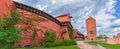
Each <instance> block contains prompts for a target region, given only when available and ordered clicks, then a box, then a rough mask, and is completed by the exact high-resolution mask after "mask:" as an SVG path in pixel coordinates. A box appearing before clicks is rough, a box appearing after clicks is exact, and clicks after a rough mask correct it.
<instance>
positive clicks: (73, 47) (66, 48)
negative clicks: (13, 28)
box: [16, 45, 80, 49]
mask: <svg viewBox="0 0 120 49" xmlns="http://www.w3.org/2000/svg"><path fill="white" fill-rule="evenodd" d="M16 49H80V48H79V47H78V46H77V45H71V46H58V47H50V48H43V47H42V48H41V47H33V48H16Z"/></svg>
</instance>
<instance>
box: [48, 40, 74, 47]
mask: <svg viewBox="0 0 120 49" xmlns="http://www.w3.org/2000/svg"><path fill="white" fill-rule="evenodd" d="M69 45H76V42H75V41H74V40H61V41H55V42H54V43H48V44H47V47H56V46H69Z"/></svg>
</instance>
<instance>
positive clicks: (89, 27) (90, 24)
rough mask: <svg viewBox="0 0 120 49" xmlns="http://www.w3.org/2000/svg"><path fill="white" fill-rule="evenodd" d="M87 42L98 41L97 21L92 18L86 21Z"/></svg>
mask: <svg viewBox="0 0 120 49" xmlns="http://www.w3.org/2000/svg"><path fill="white" fill-rule="evenodd" d="M86 32H87V40H97V31H96V20H95V19H94V18H92V17H91V16H90V17H89V18H88V19H87V20H86Z"/></svg>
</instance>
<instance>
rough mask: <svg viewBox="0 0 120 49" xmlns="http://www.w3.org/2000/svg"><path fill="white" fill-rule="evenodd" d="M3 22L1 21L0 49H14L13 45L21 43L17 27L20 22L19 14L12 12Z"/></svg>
mask: <svg viewBox="0 0 120 49" xmlns="http://www.w3.org/2000/svg"><path fill="white" fill-rule="evenodd" d="M3 20H4V21H3ZM3 20H2V19H1V20H0V49H13V45H14V44H15V43H17V42H19V41H20V35H21V34H20V30H19V29H18V28H17V27H16V26H15V25H16V24H17V23H18V22H19V20H20V17H19V14H18V13H17V12H16V11H12V12H11V15H10V16H9V17H8V16H5V18H4V19H3Z"/></svg>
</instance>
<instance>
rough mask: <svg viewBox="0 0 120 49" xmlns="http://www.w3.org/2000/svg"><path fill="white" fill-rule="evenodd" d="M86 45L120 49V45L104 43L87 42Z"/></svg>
mask: <svg viewBox="0 0 120 49" xmlns="http://www.w3.org/2000/svg"><path fill="white" fill-rule="evenodd" d="M85 43H88V44H92V45H98V44H99V45H101V46H103V47H105V48H106V49H120V44H106V43H105V42H103V41H88V42H85Z"/></svg>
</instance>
